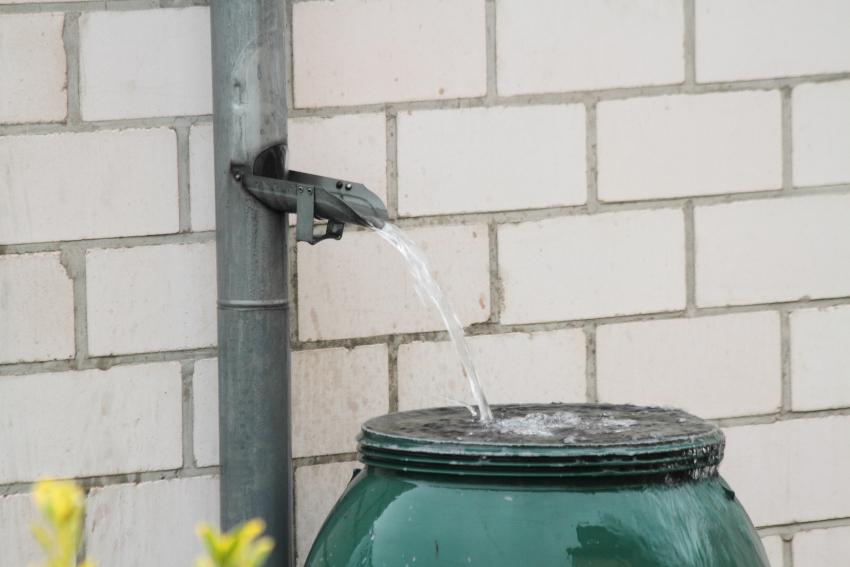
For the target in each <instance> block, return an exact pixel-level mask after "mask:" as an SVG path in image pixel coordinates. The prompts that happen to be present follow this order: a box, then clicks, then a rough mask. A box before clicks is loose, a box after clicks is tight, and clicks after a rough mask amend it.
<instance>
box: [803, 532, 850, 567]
mask: <svg viewBox="0 0 850 567" xmlns="http://www.w3.org/2000/svg"><path fill="white" fill-rule="evenodd" d="M792 549H793V556H794V567H826V566H827V565H836V566H837V565H840V564H841V563H842V562H843V561H846V560H847V558H848V557H850V527H848V526H839V527H834V528H826V529H821V530H811V531H805V532H799V533H796V534H794V542H793V547H792Z"/></svg>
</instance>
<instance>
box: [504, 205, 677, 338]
mask: <svg viewBox="0 0 850 567" xmlns="http://www.w3.org/2000/svg"><path fill="white" fill-rule="evenodd" d="M684 248H685V246H684V227H683V220H682V214H681V212H679V211H675V210H658V211H640V212H626V213H611V214H602V215H593V216H574V217H561V218H555V219H550V220H545V221H541V222H530V223H523V224H516V225H513V224H506V225H502V226H500V227H499V275H500V276H501V280H502V286H503V287H504V296H503V298H502V300H503V302H504V305H503V309H502V322H504V323H528V322H535V321H557V320H560V319H587V318H594V317H606V316H612V315H625V314H630V313H651V312H654V311H675V310H678V309H682V308H684V307H685V274H684V252H685V250H684Z"/></svg>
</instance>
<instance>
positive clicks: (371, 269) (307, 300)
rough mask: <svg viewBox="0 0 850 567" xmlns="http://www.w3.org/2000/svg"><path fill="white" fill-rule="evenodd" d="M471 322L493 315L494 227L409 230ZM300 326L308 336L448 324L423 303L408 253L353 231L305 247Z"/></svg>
mask: <svg viewBox="0 0 850 567" xmlns="http://www.w3.org/2000/svg"><path fill="white" fill-rule="evenodd" d="M406 232H407V233H408V234H409V235H410V236H411V238H413V239H414V240H415V241H416V242H417V243H418V244H419V245H420V246H421V247H422V249H423V251H424V252H425V254H426V256H427V257H428V261H429V264H430V266H431V270H432V272H433V273H434V275H435V277H436V279H437V281H438V282H439V283H440V285H441V286H442V287H443V290H444V291H445V292H446V295H447V296H448V297H449V299H450V300H451V302H452V303H453V304H454V306H455V309H456V310H457V313H458V316H459V317H460V320H461V322H462V323H463V324H464V325H469V324H471V323H477V322H481V321H486V320H487V318H488V317H489V316H490V276H489V252H488V239H487V227H486V226H482V225H468V226H439V227H427V228H417V229H410V230H408V231H406ZM298 278H299V280H298V281H299V285H298V324H299V335H300V338H301V339H302V340H323V339H337V338H346V337H366V336H372V335H383V334H387V333H406V332H416V331H435V330H441V329H444V326H443V323H442V321H441V320H440V318H439V315H438V314H437V311H436V309H434V308H433V307H432V306H431V305H427V306H425V305H423V303H422V302H421V301H420V300H419V298H418V297H417V296H416V292H415V291H414V287H413V280H412V278H411V276H410V275H409V274H408V273H407V269H406V267H405V263H404V262H403V260H402V258H401V255H400V254H398V253H397V252H396V251H395V250H394V249H393V248H391V247H390V246H389V245H388V244H386V243H385V242H384V241H383V240H381V238H380V237H379V236H378V235H376V234H372V233H369V232H363V231H353V230H351V229H349V233H348V234H346V235H345V236H344V237H343V238H342V240H341V241H339V242H335V243H333V244H331V245H324V246H316V247H310V246H309V245H306V244H301V245H299V248H298Z"/></svg>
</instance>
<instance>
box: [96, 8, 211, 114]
mask: <svg viewBox="0 0 850 567" xmlns="http://www.w3.org/2000/svg"><path fill="white" fill-rule="evenodd" d="M211 76H212V64H211V60H210V15H209V9H208V8H204V7H198V8H185V9H167V10H145V11H127V12H90V13H87V14H83V16H82V17H81V18H80V84H81V99H80V102H81V105H82V115H83V118H84V119H86V120H108V119H110V118H141V117H144V116H172V115H182V114H209V113H210V112H212V78H211Z"/></svg>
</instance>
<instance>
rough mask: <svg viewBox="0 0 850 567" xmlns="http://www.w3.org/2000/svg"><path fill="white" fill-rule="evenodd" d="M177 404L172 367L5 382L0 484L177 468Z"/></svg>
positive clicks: (176, 373) (0, 384) (1, 384)
mask: <svg viewBox="0 0 850 567" xmlns="http://www.w3.org/2000/svg"><path fill="white" fill-rule="evenodd" d="M180 400H181V387H180V364H179V363H176V362H164V363H156V364H144V365H136V366H118V367H115V368H112V369H111V370H107V371H102V370H86V371H80V372H58V373H49V374H32V375H28V376H5V377H3V379H2V380H0V416H2V418H0V423H2V425H3V426H2V428H0V453H2V454H3V455H4V458H3V459H2V460H1V461H0V483H9V482H25V481H34V480H37V479H40V478H43V477H45V476H48V477H54V478H67V477H75V476H97V475H106V474H118V473H129V472H135V471H146V470H161V469H174V468H178V467H180V465H181V463H182V456H181V445H182V443H181V401H180ZM33 416H40V417H36V418H34V417H33ZM46 416H50V417H49V419H48V418H47V417H46Z"/></svg>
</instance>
